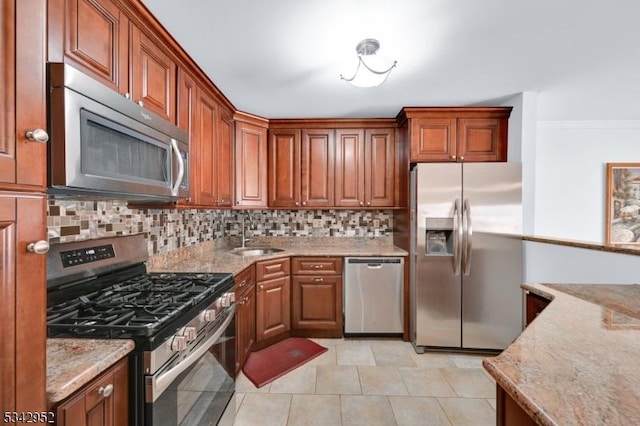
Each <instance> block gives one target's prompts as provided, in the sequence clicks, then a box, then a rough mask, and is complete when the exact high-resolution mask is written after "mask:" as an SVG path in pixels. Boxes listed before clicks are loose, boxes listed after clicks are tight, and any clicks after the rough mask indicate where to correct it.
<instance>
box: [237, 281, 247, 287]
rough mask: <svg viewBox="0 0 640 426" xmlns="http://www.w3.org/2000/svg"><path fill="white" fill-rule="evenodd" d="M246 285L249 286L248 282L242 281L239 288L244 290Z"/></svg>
mask: <svg viewBox="0 0 640 426" xmlns="http://www.w3.org/2000/svg"><path fill="white" fill-rule="evenodd" d="M245 285H247V280H242V282H241V283H240V284H238V287H240V288H242V287H244V286H245Z"/></svg>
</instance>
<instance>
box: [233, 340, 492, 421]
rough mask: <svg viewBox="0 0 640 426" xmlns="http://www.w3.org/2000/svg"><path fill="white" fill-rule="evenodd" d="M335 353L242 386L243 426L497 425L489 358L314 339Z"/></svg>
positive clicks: (389, 343) (390, 343)
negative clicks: (258, 385)
mask: <svg viewBox="0 0 640 426" xmlns="http://www.w3.org/2000/svg"><path fill="white" fill-rule="evenodd" d="M313 340H314V341H316V342H317V343H319V344H321V345H323V346H325V347H327V348H328V349H329V350H328V351H327V352H325V353H324V354H323V355H321V356H319V357H318V358H316V359H314V360H312V361H310V362H309V363H307V364H305V365H303V366H301V367H299V368H297V369H296V370H294V371H292V372H290V373H288V374H286V375H285V376H283V377H281V378H279V379H277V380H275V381H273V382H271V383H270V384H268V385H265V386H263V387H262V388H259V389H258V388H256V387H255V386H254V385H253V384H252V383H251V382H250V381H249V380H248V379H247V378H246V377H245V376H244V375H243V374H242V373H240V376H239V377H238V379H237V381H236V389H237V393H236V398H237V399H236V401H237V407H238V411H237V415H236V422H235V425H236V426H256V425H259V426H271V425H288V426H292V425H305V426H307V425H330V426H334V425H345V426H352V425H354V426H355V425H368V426H371V425H400V426H404V425H407V426H415V425H453V426H463V425H473V426H482V425H487V426H488V425H491V426H493V425H495V424H496V413H495V405H496V404H495V382H494V381H493V379H492V378H491V377H490V376H489V375H488V374H487V372H486V371H484V369H483V368H482V359H483V358H485V356H483V355H466V354H454V353H425V354H416V353H415V351H414V350H413V348H412V346H411V344H410V343H406V342H402V341H400V340H391V339H379V340H378V339H370V340H363V339H313Z"/></svg>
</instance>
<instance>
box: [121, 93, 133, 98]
mask: <svg viewBox="0 0 640 426" xmlns="http://www.w3.org/2000/svg"><path fill="white" fill-rule="evenodd" d="M122 96H124V97H125V98H127V99H131V93H129V92H127V93H125V94H124V95H122Z"/></svg>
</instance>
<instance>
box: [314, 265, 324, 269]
mask: <svg viewBox="0 0 640 426" xmlns="http://www.w3.org/2000/svg"><path fill="white" fill-rule="evenodd" d="M313 269H324V265H313Z"/></svg>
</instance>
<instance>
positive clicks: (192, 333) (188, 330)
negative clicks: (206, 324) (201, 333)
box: [183, 327, 198, 342]
mask: <svg viewBox="0 0 640 426" xmlns="http://www.w3.org/2000/svg"><path fill="white" fill-rule="evenodd" d="M183 334H184V337H186V338H187V342H193V341H194V340H196V337H198V330H196V328H195V327H185V329H184V333H183Z"/></svg>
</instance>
